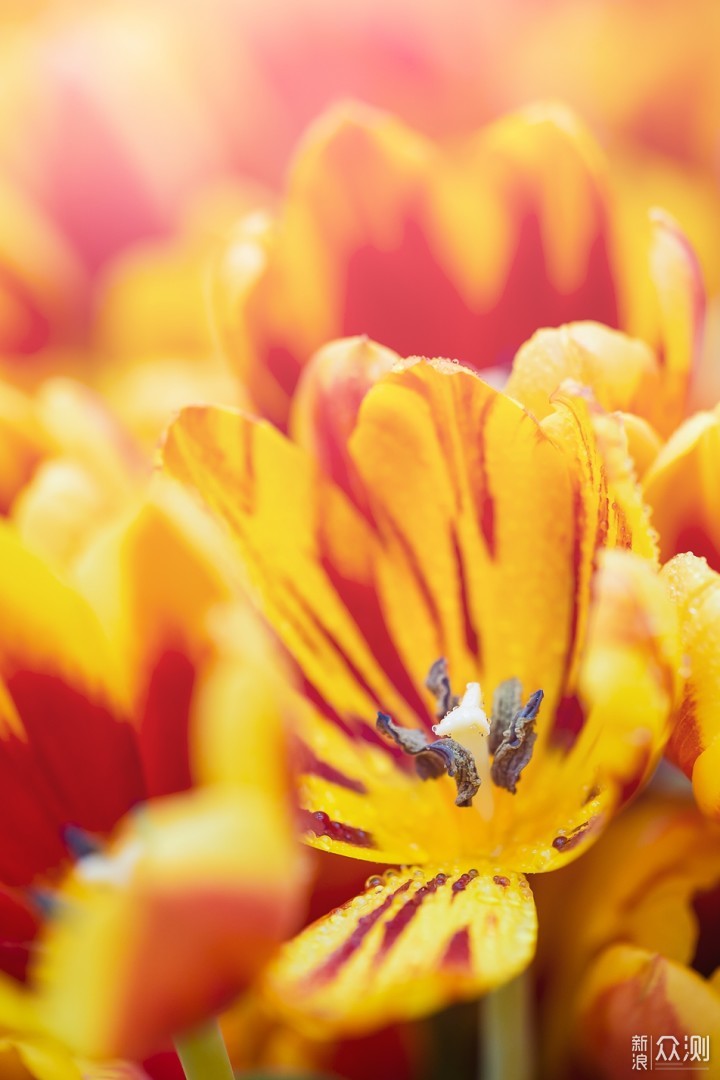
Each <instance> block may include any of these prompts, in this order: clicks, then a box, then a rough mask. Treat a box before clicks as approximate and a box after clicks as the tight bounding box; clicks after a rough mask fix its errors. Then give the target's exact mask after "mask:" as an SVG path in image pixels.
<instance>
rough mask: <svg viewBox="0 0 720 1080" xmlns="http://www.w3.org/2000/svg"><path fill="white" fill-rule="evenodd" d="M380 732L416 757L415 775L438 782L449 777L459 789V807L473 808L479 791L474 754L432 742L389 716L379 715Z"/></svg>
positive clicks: (453, 744) (444, 741)
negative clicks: (401, 725) (445, 775)
mask: <svg viewBox="0 0 720 1080" xmlns="http://www.w3.org/2000/svg"><path fill="white" fill-rule="evenodd" d="M377 727H378V731H381V732H382V734H383V735H385V736H386V737H387V738H389V739H392V740H393V741H394V742H396V743H397V745H398V746H400V747H401V748H402V749H403V750H404V751H405V753H406V754H412V755H413V757H415V771H416V772H417V774H418V776H419V777H420V779H421V780H437V779H438V778H439V777H441V776H443V775H444V774H445V773H447V775H448V776H450V777H452V778H453V780H454V781H455V784H456V786H457V798H456V799H455V805H456V806H472V801H473V799H474V797H475V795H477V792H478V789H479V787H480V780H479V779H478V775H477V770H476V768H475V761H474V759H473V756H472V754H471V753H470V752H469V751H468V750H467V749H466V748H465V747H464V746H462V745H461V744H460V743H459V742H455V740H454V739H437V740H436V741H435V742H430V740H429V739H428V737H427V735H426V734H425V732H423V731H417V730H415V729H414V728H403V727H400V726H399V724H396V723H395V722H394V721H393V720H392V719H391V717H389V716H388V715H387V714H386V713H378V716H377Z"/></svg>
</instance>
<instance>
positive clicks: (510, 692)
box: [489, 678, 522, 754]
mask: <svg viewBox="0 0 720 1080" xmlns="http://www.w3.org/2000/svg"><path fill="white" fill-rule="evenodd" d="M521 709H522V684H521V682H520V680H519V679H518V678H512V679H505V680H504V681H503V682H501V683H500V685H499V686H498V688H497V690H496V691H495V693H494V694H493V703H492V715H491V718H490V741H489V747H490V753H491V754H495V753H497V749H498V747H499V746H500V743H501V742H502V741H503V737H504V735H505V731H506V729H507V728H509V727H510V725H511V724H512V722H513V720H514V719H515V717H516V716H517V714H518V713H519V712H520V710H521Z"/></svg>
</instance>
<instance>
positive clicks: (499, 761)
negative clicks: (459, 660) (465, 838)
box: [377, 659, 543, 820]
mask: <svg viewBox="0 0 720 1080" xmlns="http://www.w3.org/2000/svg"><path fill="white" fill-rule="evenodd" d="M426 686H427V687H428V689H429V690H431V691H432V693H433V694H434V695H435V701H436V716H437V719H438V721H439V722H438V723H437V724H434V725H433V732H434V733H435V734H436V735H437V736H439V738H438V739H437V740H436V741H435V742H432V741H431V740H430V739H429V737H428V736H427V735H426V734H425V733H424V732H423V731H418V730H416V729H409V728H402V727H400V726H399V725H398V724H395V723H394V722H393V720H392V719H391V718H390V717H389V716H387V715H386V714H385V713H378V719H377V726H378V729H379V730H380V731H381V732H382V733H383V735H385V736H386V737H387V738H389V739H392V740H393V741H394V742H396V743H397V744H398V746H400V747H401V748H402V749H403V750H404V751H405V753H407V754H411V755H412V756H413V757H414V758H415V768H416V770H417V772H418V775H419V776H420V777H421V779H423V780H431V779H437V778H438V777H439V776H442V775H443V774H444V773H447V775H448V776H451V777H453V779H454V780H455V783H456V785H457V789H458V794H457V798H456V800H455V803H456V805H457V806H472V805H473V800H474V799H475V798H476V796H477V802H476V803H475V806H476V809H477V810H478V811H479V812H480V814H481V815H482V816H483V817H484V818H485V819H486V820H489V819H490V818H491V817H492V813H493V794H492V785H493V784H494V785H495V786H496V787H502V788H505V790H506V791H509V792H511V794H513V795H514V794H515V792H516V791H517V783H518V780H519V779H520V774H521V772H522V771H523V769H524V768H525V766H526V765H527V764H528V762H529V761H530V758H531V757H532V751H533V746H534V745H535V739H536V738H537V736H536V734H535V721H536V719H537V715H538V712H539V710H540V704H541V702H542V699H543V691H542V690H536V691H535V693H534V694H531V695H530V697H529V698H528V700H527V702H526V704H525V705H523V704H522V687H521V685H520V680H519V679H515V678H513V679H506V680H505V681H504V682H502V683H500V685H499V686H498V688H497V690H496V691H495V694H494V696H493V708H492V715H491V718H490V719H488V716H487V713H486V712H485V708H484V705H483V697H482V691H481V689H480V683H477V682H473V683H468V684H467V688H466V690H465V693H464V695H463V697H462V699H458V698H457V697H455V695H454V694H453V693H452V691H451V688H450V680H449V678H448V673H447V664H446V663H445V660H443V659H440V660H436V661H435V663H434V664H433V665H432V667H431V668H430V673H429V675H428V677H427V680H426ZM491 755H492V762H491V760H490V758H491Z"/></svg>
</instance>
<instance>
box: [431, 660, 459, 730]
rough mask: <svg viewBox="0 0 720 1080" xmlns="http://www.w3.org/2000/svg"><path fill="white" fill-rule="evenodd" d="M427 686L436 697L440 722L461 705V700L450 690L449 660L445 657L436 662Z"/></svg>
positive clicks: (436, 710) (436, 714)
mask: <svg viewBox="0 0 720 1080" xmlns="http://www.w3.org/2000/svg"><path fill="white" fill-rule="evenodd" d="M425 685H426V686H427V688H428V690H429V691H430V693H431V694H434V695H435V716H436V718H437V719H438V720H442V719H443V718H444V717H446V716H447V714H448V713H449V712H450V710H451V709H454V708H455V706H456V705H458V704H459V703H460V698H459V697H457V695H456V694H453V692H452V690H451V689H450V678H449V676H448V669H447V660H446V659H445V657H444V656H441V657H440V659H439V660H436V661H435V663H434V664H433V666H432V667H431V668H430V670H429V671H428V674H427V678H426V680H425Z"/></svg>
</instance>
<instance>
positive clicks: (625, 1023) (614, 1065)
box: [570, 944, 720, 1080]
mask: <svg viewBox="0 0 720 1080" xmlns="http://www.w3.org/2000/svg"><path fill="white" fill-rule="evenodd" d="M570 1026H571V1028H572V1029H573V1030H574V1031H575V1038H576V1042H577V1045H578V1047H582V1055H583V1057H584V1060H585V1061H586V1062H588V1063H590V1062H592V1063H593V1065H594V1066H597V1063H598V1062H602V1071H601V1073H600V1075H601V1076H604V1077H607V1078H608V1080H610V1078H614V1077H617V1076H624V1075H630V1071H629V1070H630V1066H631V1063H632V1056H631V1053H630V1048H631V1047H632V1037H633V1035H647V1036H648V1040H650V1039H652V1040H653V1047H654V1048H655V1050H654V1051H653V1054H654V1053H656V1048H657V1046H658V1039H661V1038H662V1037H663V1036H665V1037H666V1041H665V1044H664V1046H665V1053H666V1055H669V1054H670V1053H671V1050H672V1047H673V1045H674V1044H673V1042H672V1040H671V1037H674V1038H675V1039H677V1040H678V1044H677V1045H678V1057H679V1059H680V1062H682V1060H683V1055H684V1053H685V1049H686V1047H685V1037H686V1036H690V1035H695V1036H698V1035H699V1036H710V1035H711V1034H712V1036H713V1037H712V1038H711V1040H710V1041H711V1043H712V1042H713V1039H714V1036H715V1035H716V1034H717V1032H718V1031H719V1030H720V997H719V996H718V994H717V992H716V991H715V990H714V989H713V988H711V986H709V985H708V983H706V982H705V980H704V979H703V978H701V977H700V976H699V975H698V974H697V973H696V972H694V971H690V970H688V968H685V967H683V966H682V965H681V964H677V963H675V962H674V961H672V960H668V959H666V958H665V957H663V956H660V955H659V954H658V953H653V952H650V951H648V950H645V949H639V948H635V947H633V946H631V945H624V944H623V945H615V946H612V947H610V948H609V949H606V950H605V952H603V953H601V955H600V956H599V958H598V960H597V961H596V963H595V964H594V966H593V967H592V969H591V970H590V972H589V974H588V976H587V978H586V980H585V982H584V983H583V985H582V987H581V988H580V991H579V997H578V999H577V1003H576V1007H575V1016H574V1017H573V1019H572V1021H571V1022H570ZM649 1060H656V1059H655V1058H654V1057H653V1056H652V1055H651V1056H649ZM670 1068H672V1066H670ZM679 1068H680V1070H681V1071H685V1070H684V1069H682V1064H681V1065H680V1066H679Z"/></svg>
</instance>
